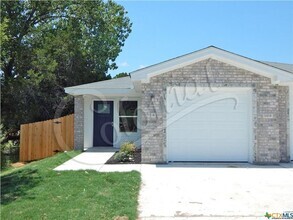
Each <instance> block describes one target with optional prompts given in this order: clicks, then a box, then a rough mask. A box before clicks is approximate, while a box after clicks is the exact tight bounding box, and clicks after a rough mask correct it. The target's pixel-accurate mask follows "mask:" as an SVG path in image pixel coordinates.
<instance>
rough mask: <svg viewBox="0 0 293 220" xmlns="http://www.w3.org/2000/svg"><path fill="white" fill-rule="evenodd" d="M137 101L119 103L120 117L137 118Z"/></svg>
mask: <svg viewBox="0 0 293 220" xmlns="http://www.w3.org/2000/svg"><path fill="white" fill-rule="evenodd" d="M136 109H137V101H121V102H119V115H121V116H136V115H137V111H136Z"/></svg>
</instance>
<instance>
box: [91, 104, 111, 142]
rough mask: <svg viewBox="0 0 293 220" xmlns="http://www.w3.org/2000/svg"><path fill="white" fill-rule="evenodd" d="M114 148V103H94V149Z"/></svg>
mask: <svg viewBox="0 0 293 220" xmlns="http://www.w3.org/2000/svg"><path fill="white" fill-rule="evenodd" d="M107 146H113V101H94V147H107Z"/></svg>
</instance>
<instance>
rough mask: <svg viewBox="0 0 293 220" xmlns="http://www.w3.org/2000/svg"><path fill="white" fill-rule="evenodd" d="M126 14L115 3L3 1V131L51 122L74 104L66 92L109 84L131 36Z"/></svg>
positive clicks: (96, 0) (13, 130) (74, 0)
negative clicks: (71, 88)
mask: <svg viewBox="0 0 293 220" xmlns="http://www.w3.org/2000/svg"><path fill="white" fill-rule="evenodd" d="M126 15H127V12H126V11H125V10H124V8H123V7H122V6H120V5H118V4H116V3H114V2H113V1H107V2H105V1H102V0H93V1H86V0H84V1H78V0H69V1H33V0H18V1H1V35H0V36H1V49H2V51H1V86H2V92H1V99H2V102H1V107H2V119H1V123H3V128H4V129H5V130H6V131H8V132H16V131H17V130H18V129H19V125H20V124H22V123H29V122H34V121H39V120H46V119H50V118H53V117H54V114H55V111H56V110H57V109H58V106H59V107H60V105H59V103H60V102H61V101H64V100H65V101H66V100H70V98H69V97H68V96H66V94H65V93H64V87H67V86H74V85H78V84H82V83H90V82H94V81H99V80H104V79H109V78H110V76H109V75H107V71H108V70H109V69H116V68H117V66H116V63H115V59H116V57H117V56H118V54H119V53H120V52H121V48H122V47H123V46H124V42H125V40H126V39H127V37H128V36H129V33H130V32H131V22H130V20H129V18H128V17H127V16H126ZM72 111H73V108H72V105H71V106H70V107H69V108H67V109H66V110H65V111H64V114H65V113H69V112H72Z"/></svg>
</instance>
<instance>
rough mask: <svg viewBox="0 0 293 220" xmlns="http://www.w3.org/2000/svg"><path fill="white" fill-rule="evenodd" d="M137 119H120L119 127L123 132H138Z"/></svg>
mask: <svg viewBox="0 0 293 220" xmlns="http://www.w3.org/2000/svg"><path fill="white" fill-rule="evenodd" d="M136 125H137V117H120V118H119V127H120V131H121V132H137V127H136Z"/></svg>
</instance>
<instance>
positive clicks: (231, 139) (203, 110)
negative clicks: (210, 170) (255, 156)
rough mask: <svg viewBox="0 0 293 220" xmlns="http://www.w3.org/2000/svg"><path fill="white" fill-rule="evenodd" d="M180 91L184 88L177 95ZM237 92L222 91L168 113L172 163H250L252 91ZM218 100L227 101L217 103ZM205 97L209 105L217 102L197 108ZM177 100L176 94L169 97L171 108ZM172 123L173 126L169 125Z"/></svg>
mask: <svg viewBox="0 0 293 220" xmlns="http://www.w3.org/2000/svg"><path fill="white" fill-rule="evenodd" d="M180 90H181V91H182V88H180V87H178V88H177V90H176V91H177V93H178V91H179V92H180ZM234 90H235V91H233V92H232V91H231V90H230V91H228V92H227V91H225V90H218V91H217V92H215V93H210V94H206V95H202V96H201V97H198V99H194V100H189V102H187V103H181V105H180V106H178V105H177V106H173V108H172V111H170V112H169V113H168V114H167V152H168V160H170V161H247V160H248V151H249V144H250V142H249V135H250V131H249V129H250V128H249V126H250V120H251V116H250V110H249V108H250V107H251V104H250V102H251V91H250V90H248V89H240V90H238V89H234ZM229 95H230V96H231V99H229ZM218 97H220V98H221V97H227V98H226V99H224V100H220V101H217V100H216V99H217V98H218ZM205 98H206V99H208V101H207V102H206V103H209V101H210V100H213V102H211V103H209V104H207V105H205V106H202V107H200V108H197V107H198V106H200V105H198V103H199V102H202V103H205ZM174 100H175V99H174V97H172V95H170V96H168V95H167V105H168V104H170V101H171V102H172V101H173V103H174ZM235 100H236V103H237V104H236V105H235ZM186 109H188V111H187V110H186ZM173 110H174V111H173ZM170 121H172V123H170V124H168V122H170Z"/></svg>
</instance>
